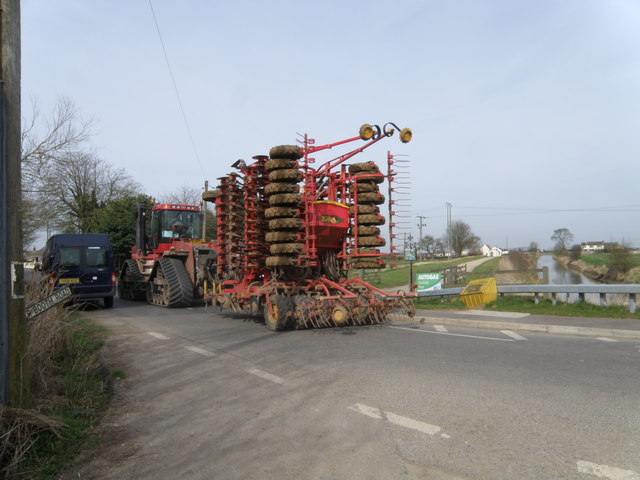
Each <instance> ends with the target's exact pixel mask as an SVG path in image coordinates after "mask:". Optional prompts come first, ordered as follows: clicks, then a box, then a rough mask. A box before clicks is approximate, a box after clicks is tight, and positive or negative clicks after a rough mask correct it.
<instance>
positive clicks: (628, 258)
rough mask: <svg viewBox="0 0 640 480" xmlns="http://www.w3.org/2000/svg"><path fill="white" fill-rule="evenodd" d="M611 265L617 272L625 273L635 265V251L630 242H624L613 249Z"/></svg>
mask: <svg viewBox="0 0 640 480" xmlns="http://www.w3.org/2000/svg"><path fill="white" fill-rule="evenodd" d="M609 255H610V258H611V267H612V268H613V269H614V270H615V271H616V273H622V274H625V273H627V272H628V271H629V270H631V268H632V267H633V264H634V262H633V253H632V252H631V248H630V247H629V245H628V244H625V243H623V244H622V245H620V246H619V247H616V248H614V249H612V250H611V253H610V254H609Z"/></svg>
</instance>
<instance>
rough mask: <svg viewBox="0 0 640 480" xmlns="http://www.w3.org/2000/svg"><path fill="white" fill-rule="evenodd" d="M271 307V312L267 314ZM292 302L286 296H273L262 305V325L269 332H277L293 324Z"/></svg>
mask: <svg viewBox="0 0 640 480" xmlns="http://www.w3.org/2000/svg"><path fill="white" fill-rule="evenodd" d="M269 306H271V312H269ZM293 310H294V308H293V302H292V301H291V297H287V296H286V295H273V296H272V297H269V300H268V301H267V302H266V303H265V305H264V323H265V325H266V326H267V328H268V329H269V330H272V331H274V332H278V331H281V330H285V329H286V328H288V327H289V326H290V325H291V323H292V322H293V319H294V318H293Z"/></svg>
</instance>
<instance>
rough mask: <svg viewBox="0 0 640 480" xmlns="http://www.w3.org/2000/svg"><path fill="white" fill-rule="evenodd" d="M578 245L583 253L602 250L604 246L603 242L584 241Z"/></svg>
mask: <svg viewBox="0 0 640 480" xmlns="http://www.w3.org/2000/svg"><path fill="white" fill-rule="evenodd" d="M580 246H581V247H582V251H583V252H585V253H593V252H602V251H604V248H605V247H604V242H584V243H582V244H580Z"/></svg>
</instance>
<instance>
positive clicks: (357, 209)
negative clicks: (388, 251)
mask: <svg viewBox="0 0 640 480" xmlns="http://www.w3.org/2000/svg"><path fill="white" fill-rule="evenodd" d="M349 173H350V174H351V175H352V176H353V183H351V184H350V186H349V189H350V193H351V197H352V203H353V205H354V206H353V207H352V212H351V214H352V216H353V217H354V222H353V223H354V230H353V231H351V235H352V237H353V243H352V245H353V249H352V253H353V254H355V255H362V256H361V257H356V258H355V260H354V261H353V263H352V267H353V268H383V267H384V262H382V259H381V257H380V249H379V247H383V246H384V245H385V243H386V242H385V239H384V238H382V236H381V235H380V225H384V223H385V218H384V216H382V215H381V214H380V207H379V206H378V205H381V204H383V203H384V201H385V198H384V195H382V194H381V193H380V184H381V183H382V182H383V181H384V178H385V177H384V175H382V174H381V173H380V169H379V168H378V166H377V165H376V164H375V163H373V162H363V163H354V164H353V165H350V166H349Z"/></svg>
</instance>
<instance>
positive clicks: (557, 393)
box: [62, 299, 640, 480]
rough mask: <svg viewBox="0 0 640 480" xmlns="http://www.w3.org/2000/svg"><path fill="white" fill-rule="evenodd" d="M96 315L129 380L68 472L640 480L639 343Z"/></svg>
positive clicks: (139, 307) (208, 315) (156, 311)
mask: <svg viewBox="0 0 640 480" xmlns="http://www.w3.org/2000/svg"><path fill="white" fill-rule="evenodd" d="M86 313H87V316H89V317H90V318H93V319H95V320H96V321H98V322H99V323H101V324H103V325H106V326H107V327H109V328H110V329H111V331H112V334H113V335H112V337H111V339H110V340H109V342H108V345H107V347H106V349H105V354H106V357H107V360H108V361H109V362H110V363H111V364H112V368H121V369H123V370H124V371H125V372H126V374H127V378H126V379H125V380H123V381H120V382H118V385H117V386H116V396H115V399H114V402H113V406H112V408H111V411H110V412H109V414H108V415H107V418H106V419H105V423H104V425H103V426H102V427H101V435H102V444H101V445H100V446H99V447H98V449H97V450H95V451H93V452H91V453H89V454H88V455H85V456H84V457H83V458H79V459H77V460H76V461H75V462H74V465H72V466H71V467H70V469H69V470H68V471H67V472H66V473H65V474H64V475H63V477H62V478H65V479H77V478H81V479H93V478H96V479H97V478H100V479H118V480H122V479H314V480H315V479H327V480H334V479H434V480H451V479H487V480H488V479H491V480H502V479H504V480H513V479H536V480H539V479H582V480H588V479H596V478H605V479H614V480H640V341H637V340H635V341H633V340H631V341H624V340H617V341H616V340H613V339H608V338H592V337H571V336H553V335H548V334H533V333H528V332H527V333H523V332H511V331H504V332H501V331H495V330H481V329H470V328H462V327H451V326H447V327H445V326H441V325H411V324H404V325H401V324H396V325H385V326H375V327H354V328H344V329H324V330H307V331H291V332H285V333H274V332H270V331H268V330H267V329H266V327H265V326H264V325H261V324H259V323H256V322H254V321H253V320H252V319H251V318H248V317H246V316H241V315H238V314H231V313H221V312H219V311H218V310H217V309H211V308H209V309H208V310H206V309H205V308H204V307H200V308H193V309H163V308H159V307H153V306H148V305H146V304H142V303H134V302H126V301H119V300H118V299H116V303H115V307H114V308H113V309H111V310H95V311H91V312H86Z"/></svg>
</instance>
